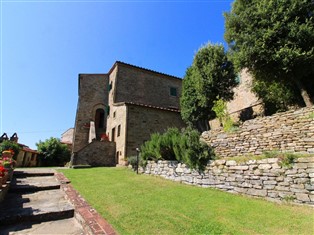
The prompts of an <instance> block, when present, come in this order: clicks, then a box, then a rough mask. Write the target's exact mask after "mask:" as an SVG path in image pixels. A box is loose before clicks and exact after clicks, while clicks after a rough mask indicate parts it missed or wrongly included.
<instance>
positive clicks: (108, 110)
mask: <svg viewBox="0 0 314 235" xmlns="http://www.w3.org/2000/svg"><path fill="white" fill-rule="evenodd" d="M106 112H107V116H108V117H109V115H110V106H107V107H106Z"/></svg>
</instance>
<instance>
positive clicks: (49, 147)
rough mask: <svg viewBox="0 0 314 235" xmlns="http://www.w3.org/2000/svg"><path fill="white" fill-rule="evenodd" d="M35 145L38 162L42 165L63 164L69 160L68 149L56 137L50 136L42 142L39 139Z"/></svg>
mask: <svg viewBox="0 0 314 235" xmlns="http://www.w3.org/2000/svg"><path fill="white" fill-rule="evenodd" d="M36 146H37V150H38V152H39V153H40V161H41V162H40V164H41V165H43V166H64V165H65V164H66V163H67V162H68V161H70V158H71V153H70V150H69V149H68V147H67V145H65V144H61V142H60V140H59V139H57V138H53V137H51V138H50V139H47V140H45V141H44V142H42V141H39V143H36Z"/></svg>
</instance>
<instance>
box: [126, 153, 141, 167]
mask: <svg viewBox="0 0 314 235" xmlns="http://www.w3.org/2000/svg"><path fill="white" fill-rule="evenodd" d="M140 163H141V159H140V157H139V159H138V165H141V164H140ZM128 164H130V165H131V166H132V169H133V170H136V167H137V161H136V156H131V157H128Z"/></svg>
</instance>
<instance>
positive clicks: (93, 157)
mask: <svg viewBox="0 0 314 235" xmlns="http://www.w3.org/2000/svg"><path fill="white" fill-rule="evenodd" d="M115 152H116V143H115V142H109V141H98V140H94V141H93V142H91V143H89V144H88V145H86V146H85V147H84V148H82V149H81V150H80V151H78V152H77V153H73V154H74V156H73V155H72V159H73V161H72V166H75V165H90V166H115V165H116V164H117V163H116V159H115Z"/></svg>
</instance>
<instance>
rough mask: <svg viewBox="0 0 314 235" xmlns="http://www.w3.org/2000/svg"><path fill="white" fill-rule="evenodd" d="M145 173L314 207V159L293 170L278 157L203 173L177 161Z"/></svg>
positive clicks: (212, 166) (219, 165) (222, 164)
mask: <svg viewBox="0 0 314 235" xmlns="http://www.w3.org/2000/svg"><path fill="white" fill-rule="evenodd" d="M140 170H141V171H142V172H143V173H145V174H151V175H159V176H161V177H164V178H166V179H169V180H173V181H178V182H182V183H186V184H192V185H197V186H201V187H212V188H217V189H221V190H224V191H227V192H231V193H238V194H245V195H250V196H254V197H262V198H266V199H268V200H272V201H291V202H295V203H301V204H309V205H314V156H313V157H308V158H298V159H297V160H296V162H295V163H293V164H292V166H291V168H290V169H288V168H285V167H281V164H280V160H279V159H278V158H268V159H262V160H249V161H247V162H245V163H237V162H236V161H234V160H216V161H211V162H210V163H209V164H208V165H207V167H206V169H205V171H204V172H203V173H198V172H197V171H194V170H190V169H189V168H188V167H186V165H185V164H182V163H178V162H176V161H158V162H157V163H155V162H153V161H149V162H148V164H147V166H146V167H145V168H141V169H140Z"/></svg>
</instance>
